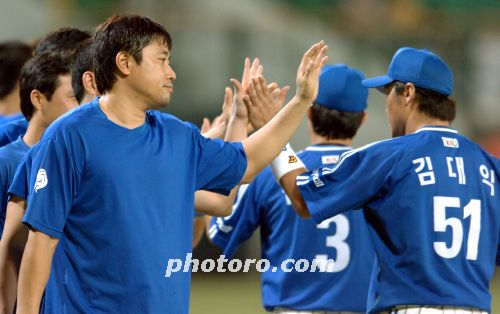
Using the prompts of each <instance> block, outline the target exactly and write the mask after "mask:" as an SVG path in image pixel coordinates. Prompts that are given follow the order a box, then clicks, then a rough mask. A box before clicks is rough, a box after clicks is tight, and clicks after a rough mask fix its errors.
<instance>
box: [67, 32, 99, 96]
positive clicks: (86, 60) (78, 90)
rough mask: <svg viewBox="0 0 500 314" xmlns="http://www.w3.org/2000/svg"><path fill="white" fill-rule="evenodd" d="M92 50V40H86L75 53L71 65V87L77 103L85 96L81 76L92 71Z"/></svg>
mask: <svg viewBox="0 0 500 314" xmlns="http://www.w3.org/2000/svg"><path fill="white" fill-rule="evenodd" d="M93 58H94V48H93V41H92V39H89V40H87V41H86V42H85V43H84V44H83V45H82V47H81V48H80V49H79V50H78V51H77V52H76V53H75V57H74V59H73V63H72V64H71V87H72V88H73V93H74V94H75V98H76V100H77V101H78V103H81V102H82V100H83V96H84V95H85V87H83V82H82V76H83V73H85V72H86V71H92V72H93V71H94V59H93Z"/></svg>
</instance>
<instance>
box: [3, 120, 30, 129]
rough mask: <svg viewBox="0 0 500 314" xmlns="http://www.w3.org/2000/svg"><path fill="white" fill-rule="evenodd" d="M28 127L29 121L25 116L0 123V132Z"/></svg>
mask: <svg viewBox="0 0 500 314" xmlns="http://www.w3.org/2000/svg"><path fill="white" fill-rule="evenodd" d="M27 127H28V121H27V120H26V119H25V118H24V117H23V118H19V119H16V120H13V121H9V122H7V123H5V124H2V125H0V132H8V131H9V130H15V129H18V128H24V129H26V128H27Z"/></svg>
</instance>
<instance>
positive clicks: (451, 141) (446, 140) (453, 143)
mask: <svg viewBox="0 0 500 314" xmlns="http://www.w3.org/2000/svg"><path fill="white" fill-rule="evenodd" d="M441 139H442V140H443V145H444V146H445V147H451V148H458V141H457V139H456V138H451V137H441Z"/></svg>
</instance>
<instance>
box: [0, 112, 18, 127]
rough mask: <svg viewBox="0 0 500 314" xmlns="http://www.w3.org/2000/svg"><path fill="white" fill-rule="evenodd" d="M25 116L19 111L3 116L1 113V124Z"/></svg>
mask: <svg viewBox="0 0 500 314" xmlns="http://www.w3.org/2000/svg"><path fill="white" fill-rule="evenodd" d="M21 118H23V114H22V113H20V112H18V113H14V114H10V115H8V116H2V115H0V125H4V124H6V123H9V122H12V121H14V120H18V119H21Z"/></svg>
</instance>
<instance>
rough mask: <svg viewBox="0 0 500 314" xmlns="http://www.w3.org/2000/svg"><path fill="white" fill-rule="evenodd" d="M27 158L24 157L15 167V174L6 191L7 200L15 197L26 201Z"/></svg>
mask: <svg viewBox="0 0 500 314" xmlns="http://www.w3.org/2000/svg"><path fill="white" fill-rule="evenodd" d="M27 157H28V156H25V158H23V159H22V160H21V163H19V165H18V166H17V169H16V173H15V174H14V178H13V179H12V183H11V185H10V187H9V190H8V194H9V198H10V197H11V196H13V195H15V196H18V197H20V198H22V199H26V198H27V196H28V172H29V164H28V163H29V158H27Z"/></svg>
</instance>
